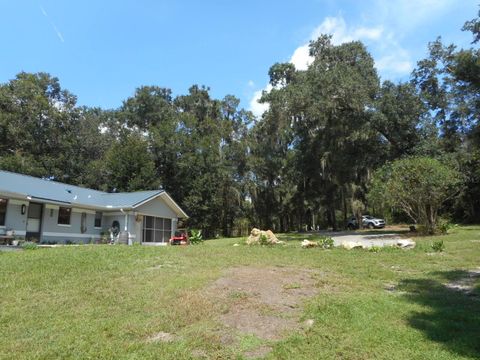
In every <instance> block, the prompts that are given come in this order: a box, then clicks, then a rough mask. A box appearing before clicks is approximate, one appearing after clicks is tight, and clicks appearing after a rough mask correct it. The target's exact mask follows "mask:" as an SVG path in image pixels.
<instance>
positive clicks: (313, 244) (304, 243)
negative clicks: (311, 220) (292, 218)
mask: <svg viewBox="0 0 480 360" xmlns="http://www.w3.org/2000/svg"><path fill="white" fill-rule="evenodd" d="M317 246H319V244H318V242H316V241H309V240H307V239H304V240H303V241H302V248H304V249H308V248H312V247H317Z"/></svg>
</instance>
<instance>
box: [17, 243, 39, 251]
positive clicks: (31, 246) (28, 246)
mask: <svg viewBox="0 0 480 360" xmlns="http://www.w3.org/2000/svg"><path fill="white" fill-rule="evenodd" d="M20 247H21V248H22V249H23V250H37V249H38V245H37V243H34V242H33V241H24V242H23V243H22V244H21V245H20Z"/></svg>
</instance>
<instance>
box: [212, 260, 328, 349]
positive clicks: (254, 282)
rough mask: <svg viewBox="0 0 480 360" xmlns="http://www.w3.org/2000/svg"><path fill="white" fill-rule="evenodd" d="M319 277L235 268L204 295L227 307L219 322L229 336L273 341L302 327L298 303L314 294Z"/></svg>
mask: <svg viewBox="0 0 480 360" xmlns="http://www.w3.org/2000/svg"><path fill="white" fill-rule="evenodd" d="M321 276H322V274H321V273H319V272H316V271H313V270H306V269H298V268H289V267H236V268H232V269H229V270H228V271H227V272H226V274H225V275H224V276H223V277H221V278H220V279H218V280H217V281H215V282H214V283H213V284H212V285H211V286H210V287H209V288H208V289H207V291H208V293H209V294H210V296H212V297H216V298H218V299H219V300H222V301H223V302H225V303H227V304H229V305H228V309H227V310H226V311H225V313H223V314H221V315H220V316H219V320H220V322H221V323H222V324H223V325H224V326H225V327H226V328H227V329H230V331H231V332H232V333H236V334H240V335H254V336H256V337H257V338H259V339H261V340H265V341H274V340H279V339H281V338H282V337H284V336H286V335H288V334H289V333H291V332H293V331H295V330H299V329H301V328H302V326H303V327H304V325H303V324H302V323H301V322H300V321H299V320H300V316H301V312H302V303H303V302H304V301H305V300H306V299H308V298H309V297H312V296H314V295H315V294H316V293H317V292H318V287H317V283H318V281H319V278H320V277H321ZM269 349H270V348H269V347H268V346H262V347H260V348H258V349H252V350H250V351H248V352H246V353H245V354H244V355H245V356H247V357H251V356H253V357H256V356H263V355H265V353H266V352H268V351H269Z"/></svg>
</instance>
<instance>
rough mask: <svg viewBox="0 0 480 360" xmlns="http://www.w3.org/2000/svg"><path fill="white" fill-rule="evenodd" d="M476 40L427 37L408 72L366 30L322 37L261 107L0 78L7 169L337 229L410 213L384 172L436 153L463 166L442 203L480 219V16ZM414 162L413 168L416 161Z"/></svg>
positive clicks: (259, 218) (280, 226) (193, 212)
mask: <svg viewBox="0 0 480 360" xmlns="http://www.w3.org/2000/svg"><path fill="white" fill-rule="evenodd" d="M463 30H465V31H470V32H471V33H472V35H473V42H472V45H471V47H470V48H467V49H459V48H457V47H456V46H455V45H453V44H450V45H445V44H443V43H442V41H441V39H440V38H438V39H437V40H435V41H433V42H432V43H430V44H429V56H428V57H427V58H426V59H423V60H421V61H419V62H418V64H417V67H416V68H415V70H414V71H413V72H412V75H411V78H410V80H409V81H406V82H399V83H393V82H390V81H383V82H381V81H380V78H379V76H378V74H377V71H376V69H375V66H374V61H373V58H372V56H371V55H370V54H369V52H368V51H367V49H366V47H365V46H364V45H363V44H362V43H361V42H359V41H352V42H349V43H344V44H341V45H335V44H333V43H332V41H331V37H330V36H329V35H322V36H320V37H319V38H318V39H316V40H315V41H312V42H311V43H310V55H311V56H312V58H313V61H312V63H311V64H310V65H309V66H308V68H307V69H306V70H298V69H296V68H295V66H294V65H293V64H291V63H276V64H274V65H273V66H272V67H271V68H270V70H269V77H270V84H271V85H272V89H271V90H270V91H268V92H267V91H265V92H264V93H263V96H262V98H261V101H262V102H264V103H267V104H268V105H269V108H268V110H267V111H266V112H265V113H264V114H263V115H262V116H261V117H260V118H256V117H255V116H254V115H253V114H252V113H251V112H250V111H247V110H245V109H242V108H240V106H239V104H240V101H239V100H238V99H237V98H236V97H234V96H231V95H228V96H225V97H224V98H223V99H214V98H212V97H211V95H210V92H209V89H208V88H207V87H204V86H198V85H193V86H192V87H191V88H190V89H189V91H188V93H187V94H185V95H178V96H173V94H172V91H171V90H170V89H168V88H163V87H158V86H142V87H139V88H138V89H136V91H135V93H134V95H133V96H131V97H130V98H128V99H126V100H125V101H123V104H122V105H121V106H120V107H119V108H117V109H113V110H106V109H100V108H91V107H86V106H78V105H77V103H76V97H75V95H73V94H72V93H70V92H69V91H68V90H66V89H63V88H62V87H61V85H60V81H59V80H58V79H57V78H56V77H53V76H51V75H49V74H47V73H35V74H32V73H25V72H22V73H19V74H17V75H16V77H15V78H14V79H12V80H10V81H9V82H7V83H4V84H1V85H0V168H1V169H4V170H10V171H15V172H20V173H25V174H30V175H34V176H39V177H44V178H48V179H54V180H57V181H61V182H66V183H70V184H75V185H80V186H85V187H91V188H95V189H101V190H104V191H110V192H119V191H136V190H146V189H157V188H163V189H165V190H166V191H168V192H169V193H170V194H171V195H172V196H173V198H174V199H175V200H176V201H177V202H178V203H179V204H180V206H181V207H182V208H184V209H185V210H186V212H187V213H188V214H189V215H190V219H189V220H188V226H189V227H194V228H201V229H203V231H204V233H205V234H206V236H208V237H213V236H216V235H222V236H231V235H239V234H242V233H245V232H246V231H248V229H249V228H250V227H251V226H254V225H255V226H257V227H261V228H270V229H273V230H275V231H290V230H298V229H302V228H305V226H309V227H317V226H319V227H322V228H325V227H331V228H333V229H337V228H338V227H341V226H343V225H344V224H345V222H346V219H347V217H348V216H350V215H352V214H356V213H358V212H370V213H377V215H381V216H387V217H389V218H390V219H393V220H405V219H406V215H408V214H405V211H402V209H401V208H395V207H392V206H381V205H378V204H379V202H378V201H373V200H372V197H371V196H369V188H370V187H371V184H372V174H373V173H374V172H375V171H377V172H378V169H381V168H384V167H385V166H386V164H391V163H392V162H395V161H396V160H399V159H405V158H412V157H413V158H415V157H426V158H431V159H435V160H436V161H439V162H440V163H442V164H444V165H447V166H448V167H450V168H453V169H455V170H456V171H457V172H458V173H461V174H462V181H461V184H462V185H461V186H460V185H459V186H458V187H457V191H456V193H455V196H452V197H450V198H449V199H448V201H447V203H445V204H443V205H442V207H441V209H440V212H442V213H443V214H445V215H448V216H450V217H452V218H453V219H455V220H457V221H465V222H480V127H479V124H478V119H479V110H480V97H479V86H480V50H479V49H478V46H477V45H478V42H479V41H480V20H479V18H476V19H474V20H471V21H468V22H467V23H466V24H465V26H464V28H463ZM412 171H413V170H412Z"/></svg>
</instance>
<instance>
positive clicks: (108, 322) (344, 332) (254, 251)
mask: <svg viewBox="0 0 480 360" xmlns="http://www.w3.org/2000/svg"><path fill="white" fill-rule="evenodd" d="M439 238H440V237H438V238H420V237H418V238H416V239H415V240H416V241H417V247H416V248H415V249H413V250H393V249H385V250H381V251H379V252H369V251H366V250H351V251H347V250H343V249H333V250H322V249H318V248H314V249H301V248H300V240H302V239H303V237H301V236H300V235H292V234H289V235H288V236H284V239H289V240H288V241H287V245H285V246H277V247H260V246H257V247H248V246H245V245H241V246H233V244H234V243H238V242H240V241H241V239H220V240H212V241H207V242H205V243H204V244H203V245H197V246H189V247H146V246H130V247H127V246H107V245H85V246H65V247H61V248H49V249H38V250H29V251H22V252H4V253H0V358H1V359H56V358H62V359H190V358H208V359H210V358H213V359H224V358H227V359H229V358H234V359H235V358H243V357H246V356H254V355H255V349H257V348H262V347H263V348H265V347H267V349H268V351H266V352H265V353H263V354H262V353H261V352H259V353H258V354H259V356H260V355H261V356H265V357H266V358H275V359H277V358H278V359H292V358H294V359H333V358H336V359H473V358H480V286H479V285H480V278H478V277H477V278H474V279H473V280H472V279H470V280H472V281H473V282H474V283H475V286H476V287H475V288H474V290H473V292H470V293H468V292H466V291H459V290H456V289H452V288H451V287H448V286H446V284H449V283H452V282H455V281H457V282H458V281H460V283H461V281H463V280H462V279H464V278H465V277H466V276H467V275H468V271H469V270H473V269H477V268H479V267H480V227H461V228H457V229H455V230H453V231H452V234H450V235H447V236H442V237H441V239H443V240H444V242H445V246H446V249H445V251H444V252H443V253H432V250H431V243H432V241H435V240H437V239H439ZM235 269H242V270H241V271H245V269H255V271H256V272H257V274H261V273H262V272H261V271H262V269H268V270H269V271H270V273H267V274H266V275H265V276H266V278H267V281H270V278H269V276H271V275H269V274H271V272H272V271H275V269H278V271H279V273H280V272H281V273H282V274H288V273H289V272H292V273H293V271H294V270H292V269H295V271H300V270H302V271H303V270H305V271H306V270H308V271H311V272H312V274H315V276H314V277H312V279H315V283H314V287H315V293H314V294H310V295H309V296H308V297H305V298H303V300H302V302H301V305H299V306H298V309H297V312H296V313H295V316H297V319H296V321H297V322H298V323H302V324H303V322H304V321H305V320H307V319H309V320H313V322H311V323H313V325H311V324H310V325H309V326H308V327H294V328H292V330H291V331H288V332H285V334H284V336H282V337H281V338H278V339H275V340H265V339H262V338H260V337H257V336H255V335H252V334H248V333H241V332H235V331H233V330H232V329H231V328H228V327H226V325H225V324H224V323H223V322H222V321H221V317H222V316H223V315H225V314H228V313H230V312H232V311H235V309H236V307H239V306H241V304H242V301H243V302H244V301H246V300H245V297H246V296H247V295H245V294H244V293H243V292H242V291H238V292H230V293H228V294H226V295H225V296H221V295H222V294H221V292H219V291H218V289H217V290H212V289H213V288H212V284H214V283H215V282H216V281H218V279H219V278H222V276H225V274H226V273H232V274H235V271H236V270H235ZM272 269H273V270H272ZM259 276H260V275H259ZM282 276H283V275H282ZM272 281H275V278H274V277H272ZM302 286H303V285H302V283H297V282H294V283H291V284H287V285H285V284H284V285H283V288H284V289H285V291H286V292H288V291H301V290H302V289H301V288H302ZM260 290H261V289H259V291H260ZM304 294H305V293H304ZM264 310H265V312H268V311H270V312H272V311H273V310H272V309H264ZM271 315H275V316H280V315H281V314H271ZM155 334H168V335H169V336H171V337H170V338H168V339H167V340H168V341H162V340H159V339H157V338H155ZM226 335H229V336H228V340H225V337H226Z"/></svg>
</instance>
